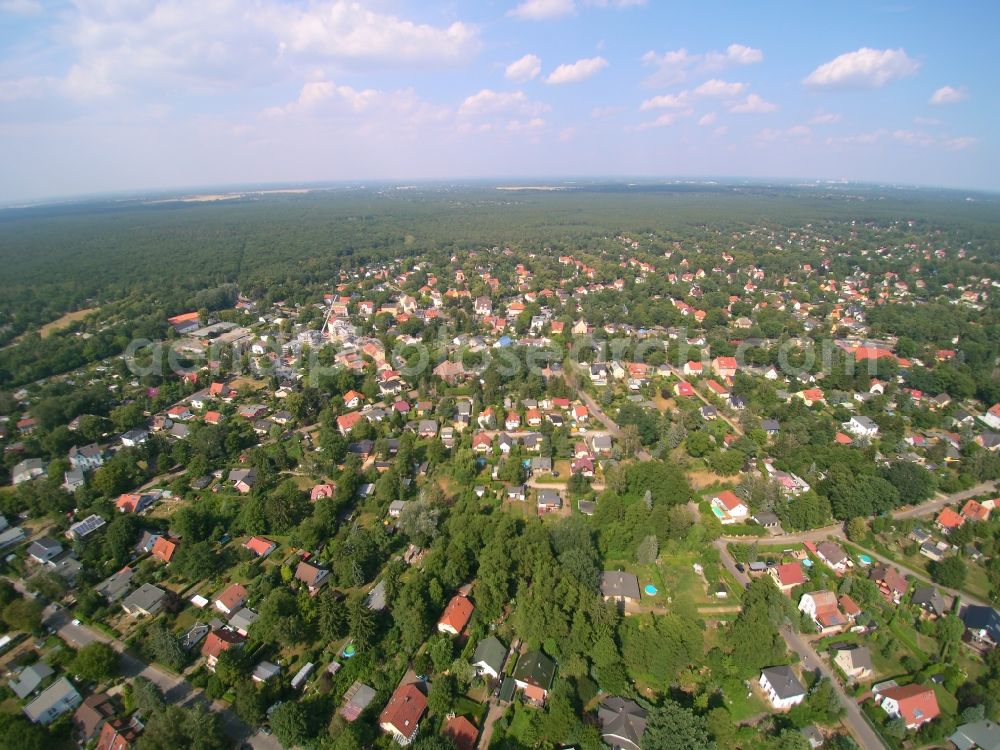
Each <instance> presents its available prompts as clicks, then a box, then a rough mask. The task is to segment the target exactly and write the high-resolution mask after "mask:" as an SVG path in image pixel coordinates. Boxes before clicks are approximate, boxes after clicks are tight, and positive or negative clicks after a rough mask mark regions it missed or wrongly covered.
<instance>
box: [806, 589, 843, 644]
mask: <svg viewBox="0 0 1000 750" xmlns="http://www.w3.org/2000/svg"><path fill="white" fill-rule="evenodd" d="M799 612H802V613H803V614H805V615H806V616H807V617H809V618H810V619H811V620H812V621H813V623H814V624H815V625H816V628H817V630H819V632H820V633H821V634H822V635H826V634H828V633H839V632H840V631H841V630H843V629H844V628H845V627H847V626H848V624H849V623H850V620H848V618H847V616H846V615H845V614H844V613H843V612H841V611H840V603H839V602H838V601H837V595H836V594H835V593H833V592H832V591H809V592H806V593H805V594H803V595H802V597H801V598H800V599H799Z"/></svg>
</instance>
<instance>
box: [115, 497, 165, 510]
mask: <svg viewBox="0 0 1000 750" xmlns="http://www.w3.org/2000/svg"><path fill="white" fill-rule="evenodd" d="M154 502H156V496H155V495H151V494H148V493H144V494H137V493H134V492H133V493H127V494H124V495H119V496H118V500H117V502H115V507H116V508H118V512H119V513H142V512H143V511H144V510H146V508H148V507H149V506H151V505H152V504H153V503H154Z"/></svg>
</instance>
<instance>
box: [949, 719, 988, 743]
mask: <svg viewBox="0 0 1000 750" xmlns="http://www.w3.org/2000/svg"><path fill="white" fill-rule="evenodd" d="M948 739H949V740H950V741H951V744H953V745H954V746H955V747H956V749H957V750H1000V724H997V723H996V722H995V721H991V720H990V719H981V720H980V721H973V722H970V723H968V724H963V725H962V726H960V727H959V728H958V729H956V730H955V733H954V734H953V735H951V737H949V738H948Z"/></svg>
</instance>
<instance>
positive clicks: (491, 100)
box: [458, 89, 549, 118]
mask: <svg viewBox="0 0 1000 750" xmlns="http://www.w3.org/2000/svg"><path fill="white" fill-rule="evenodd" d="M548 109H549V108H548V106H547V105H546V104H543V103H542V102H535V101H531V100H530V99H528V97H527V95H526V94H525V93H524V92H523V91H493V90H492V89H482V90H481V91H478V92H476V93H475V94H472V95H470V96H467V97H466V98H465V100H464V101H463V102H462V104H461V105H460V106H459V108H458V114H459V115H460V116H462V117H481V116H486V115H495V114H500V113H508V114H517V115H519V116H521V117H527V118H533V117H538V116H539V115H540V114H541V113H543V112H546V111H548Z"/></svg>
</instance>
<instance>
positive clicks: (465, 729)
mask: <svg viewBox="0 0 1000 750" xmlns="http://www.w3.org/2000/svg"><path fill="white" fill-rule="evenodd" d="M442 734H444V736H445V737H448V738H449V739H450V740H451V741H452V742H454V743H455V747H457V748H458V750H472V748H473V747H475V745H476V740H477V739H478V738H479V730H478V729H476V727H475V726H474V725H473V723H472V722H471V721H469V720H468V719H466V718H465V717H464V716H455V717H454V718H452V719H449V720H448V723H447V724H445V725H444V731H443V732H442Z"/></svg>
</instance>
